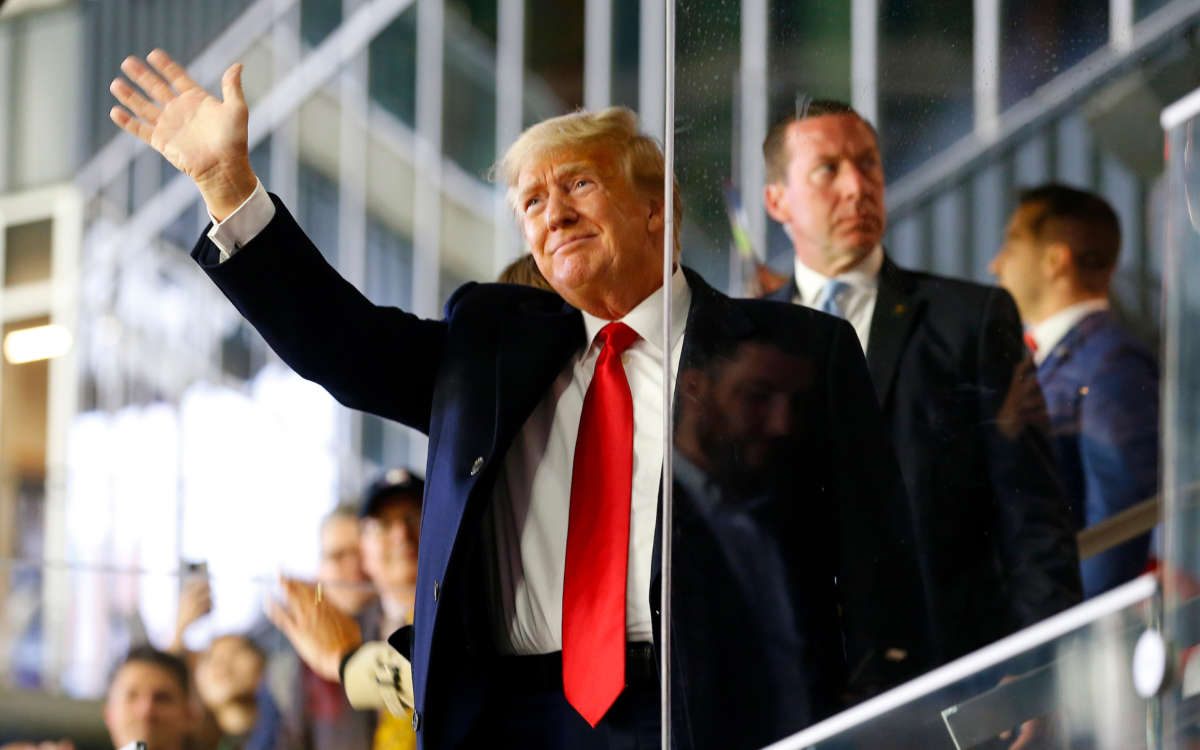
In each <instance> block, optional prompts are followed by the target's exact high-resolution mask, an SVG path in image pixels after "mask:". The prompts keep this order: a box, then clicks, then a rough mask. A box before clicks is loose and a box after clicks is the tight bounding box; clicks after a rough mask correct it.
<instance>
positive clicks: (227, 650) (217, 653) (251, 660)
mask: <svg viewBox="0 0 1200 750" xmlns="http://www.w3.org/2000/svg"><path fill="white" fill-rule="evenodd" d="M262 671H263V657H262V654H261V653H259V651H258V649H256V648H254V646H253V645H251V644H250V642H249V641H247V640H246V639H245V638H243V637H241V636H236V635H227V636H222V637H220V638H217V639H215V640H214V641H213V642H212V644H211V645H210V646H209V647H208V650H207V651H205V652H204V653H203V654H201V655H200V658H199V659H198V660H197V662H196V690H197V691H198V692H199V693H200V699H201V700H202V701H203V702H204V705H206V706H208V707H209V708H215V707H217V706H221V705H224V704H226V703H228V702H229V701H231V700H234V699H237V698H244V697H246V696H252V695H254V691H255V688H256V687H257V686H258V681H259V679H260V678H261V677H262Z"/></svg>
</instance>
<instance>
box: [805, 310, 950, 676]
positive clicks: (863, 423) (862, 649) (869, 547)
mask: <svg viewBox="0 0 1200 750" xmlns="http://www.w3.org/2000/svg"><path fill="white" fill-rule="evenodd" d="M827 382H828V383H829V384H830V395H829V406H830V414H829V415H828V420H829V422H828V423H829V424H830V425H831V438H832V439H831V441H830V448H831V451H832V458H833V461H832V466H831V471H832V481H833V484H834V490H835V491H834V492H833V493H832V498H833V502H834V503H835V504H836V507H835V512H836V517H837V519H838V525H839V534H838V545H837V547H838V561H837V578H838V594H839V598H840V602H841V608H842V623H843V637H844V639H845V649H846V660H847V663H848V666H849V670H850V673H849V676H850V680H849V683H850V684H849V686H848V687H849V694H850V697H851V699H852V700H858V699H862V698H866V697H869V696H870V695H871V694H874V693H877V692H880V691H881V690H884V689H887V688H889V687H891V686H893V685H895V684H898V683H900V682H902V681H904V680H906V679H908V678H910V677H912V676H914V675H915V672H916V671H919V668H920V665H922V664H924V663H925V662H926V658H925V657H924V656H923V655H921V654H918V653H916V650H917V649H918V648H919V646H918V645H917V644H918V643H919V640H918V638H917V634H918V633H919V632H923V631H924V630H925V627H926V626H925V623H924V620H925V618H926V617H927V610H926V608H925V607H924V605H923V603H922V602H914V601H910V600H908V599H907V598H906V597H905V596H904V592H907V591H910V590H911V582H912V581H914V580H918V579H919V568H918V563H917V558H916V554H915V545H914V543H913V540H912V538H911V537H910V536H909V534H908V531H907V530H908V529H911V528H912V524H911V522H910V521H909V519H908V514H909V504H908V497H907V493H906V492H905V489H904V482H903V480H902V478H901V474H900V467H899V464H898V463H897V461H896V454H895V451H894V450H893V449H892V444H891V440H890V438H889V437H888V432H887V428H886V427H885V424H884V420H883V414H882V412H881V410H880V408H879V404H878V401H877V400H876V396H875V388H874V386H872V384H871V376H870V374H869V372H868V371H867V366H866V360H865V359H864V358H863V353H862V348H861V346H860V345H859V342H858V338H857V336H856V335H855V333H854V329H852V328H851V327H850V326H849V325H847V324H839V327H838V331H837V334H836V335H835V336H834V343H833V346H832V351H831V355H830V358H829V371H828V373H827Z"/></svg>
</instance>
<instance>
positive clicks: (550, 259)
mask: <svg viewBox="0 0 1200 750" xmlns="http://www.w3.org/2000/svg"><path fill="white" fill-rule="evenodd" d="M613 152H614V149H613V148H606V147H602V146H597V147H593V148H580V149H571V148H568V149H561V150H556V151H551V152H549V153H547V154H545V155H543V156H541V157H540V158H536V159H533V160H532V161H531V162H530V163H529V164H528V165H526V166H525V167H524V168H523V169H521V171H520V174H519V175H518V176H517V188H516V195H517V203H516V209H517V212H518V215H519V217H520V220H521V228H522V230H523V231H524V233H525V240H526V241H527V242H528V243H529V249H530V251H531V252H532V254H533V257H534V260H535V261H536V262H537V266H538V269H539V270H541V272H542V275H543V276H545V277H546V280H547V281H549V282H550V286H552V287H553V288H554V290H555V291H556V292H558V293H559V295H560V296H562V298H563V299H565V300H567V302H569V303H571V304H572V305H573V306H575V307H577V308H579V309H582V310H587V311H589V312H595V313H597V314H599V312H600V310H599V308H602V307H604V306H605V305H606V304H607V300H609V299H610V298H612V297H614V296H620V294H621V293H624V292H625V291H626V290H632V292H633V294H634V295H635V296H636V295H637V294H640V295H641V296H640V297H638V298H637V299H636V300H635V301H634V303H635V304H636V302H640V301H641V299H643V298H644V297H645V296H646V295H647V294H649V293H650V292H651V291H653V290H654V289H657V288H658V286H659V285H660V284H661V280H662V232H663V216H662V211H661V210H660V208H659V204H658V203H657V202H655V201H654V200H652V199H649V198H647V197H645V196H643V195H641V194H639V193H638V191H637V190H636V189H635V187H634V186H633V185H632V184H631V182H630V180H629V178H628V177H627V176H626V175H625V172H624V170H623V169H622V167H621V163H620V161H619V160H618V158H617V156H616V154H615V153H613ZM643 290H644V291H643ZM622 314H623V313H622Z"/></svg>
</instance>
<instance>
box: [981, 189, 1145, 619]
mask: <svg viewBox="0 0 1200 750" xmlns="http://www.w3.org/2000/svg"><path fill="white" fill-rule="evenodd" d="M1120 248H1121V227H1120V223H1119V221H1118V219H1117V214H1116V212H1114V211H1113V209H1112V207H1111V206H1109V205H1108V203H1107V201H1105V200H1104V199H1103V198H1101V197H1100V196H1098V195H1096V194H1094V193H1089V192H1087V191H1083V190H1077V189H1075V188H1071V187H1067V186H1065V185H1059V184H1053V183H1051V184H1046V185H1041V186H1038V187H1034V188H1031V189H1028V190H1024V191H1022V192H1021V194H1020V197H1019V201H1018V207H1017V209H1016V211H1015V212H1013V214H1012V217H1011V218H1010V220H1009V222H1008V229H1007V232H1006V234H1005V237H1004V244H1003V245H1002V247H1001V249H1000V251H999V252H998V253H997V254H996V257H995V258H993V259H992V262H991V265H990V270H991V272H992V273H993V274H995V275H996V278H997V280H998V281H999V282H1000V284H1001V285H1002V286H1003V287H1004V288H1005V289H1007V290H1008V291H1009V292H1011V293H1012V295H1013V298H1014V299H1015V300H1016V302H1017V307H1018V308H1019V309H1020V313H1021V319H1022V320H1023V321H1024V323H1025V326H1026V337H1025V338H1026V343H1027V345H1028V346H1029V348H1030V350H1031V351H1032V353H1033V359H1034V362H1035V363H1036V364H1037V379H1038V382H1039V383H1040V384H1041V389H1042V392H1043V393H1044V394H1045V399H1046V405H1047V407H1048V409H1049V412H1050V423H1051V435H1052V437H1053V440H1054V445H1055V448H1056V449H1057V461H1058V477H1059V480H1060V481H1061V483H1062V485H1063V487H1064V488H1065V490H1066V493H1067V498H1068V501H1069V504H1070V507H1071V513H1072V516H1073V519H1074V523H1075V528H1076V529H1083V528H1086V527H1088V526H1092V525H1095V524H1097V523H1099V522H1100V521H1103V520H1104V519H1106V518H1110V517H1111V516H1114V515H1116V514H1117V513H1120V512H1121V511H1123V510H1126V509H1128V508H1130V507H1132V506H1133V505H1136V504H1137V503H1138V502H1140V501H1142V500H1146V499H1148V498H1151V497H1153V496H1154V495H1155V493H1156V492H1157V491H1158V363H1157V360H1156V359H1155V357H1154V355H1153V354H1152V353H1151V352H1150V350H1149V349H1148V348H1147V347H1146V346H1145V345H1144V344H1143V343H1142V342H1141V341H1139V340H1138V339H1137V338H1135V337H1134V336H1133V335H1132V334H1130V333H1129V332H1128V331H1126V330H1125V329H1124V328H1123V327H1122V326H1121V325H1120V324H1119V323H1118V322H1117V320H1116V318H1115V317H1114V316H1113V314H1112V312H1111V310H1110V309H1109V296H1110V294H1111V291H1112V289H1111V286H1112V278H1113V273H1114V271H1115V270H1116V267H1117V257H1118V254H1119V252H1120ZM1149 545H1150V534H1149V533H1146V534H1143V535H1141V536H1139V537H1137V538H1135V539H1132V540H1130V541H1128V542H1125V543H1124V544H1122V545H1120V546H1118V547H1115V548H1113V549H1110V550H1106V551H1105V552H1102V553H1100V554H1099V555H1096V556H1094V557H1092V558H1090V559H1087V560H1084V561H1083V563H1082V568H1083V588H1084V594H1085V595H1086V596H1095V595H1096V594H1099V593H1102V592H1104V591H1107V590H1108V589H1110V588H1112V587H1114V586H1116V585H1118V584H1121V583H1124V582H1125V581H1128V580H1130V579H1131V578H1134V577H1136V576H1138V575H1139V574H1140V573H1142V572H1143V570H1144V569H1145V567H1146V564H1147V558H1148V551H1149Z"/></svg>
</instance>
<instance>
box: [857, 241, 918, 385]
mask: <svg viewBox="0 0 1200 750" xmlns="http://www.w3.org/2000/svg"><path fill="white" fill-rule="evenodd" d="M914 291H915V284H914V280H913V278H912V277H911V275H910V274H909V273H908V272H907V271H905V270H904V269H902V268H900V267H899V266H897V265H896V264H895V263H893V262H892V260H891V259H890V258H888V257H887V256H884V259H883V267H882V268H881V269H880V270H879V291H878V294H877V296H876V298H875V312H874V313H873V314H872V315H871V332H870V336H869V337H868V339H867V367H868V368H869V369H870V371H871V380H872V381H873V382H874V383H875V395H876V396H877V397H878V398H879V403H880V405H881V406H882V405H884V404H885V403H886V402H887V399H888V394H889V393H890V392H891V387H892V381H893V380H894V379H895V377H896V368H897V366H898V365H899V364H900V356H901V355H902V354H904V346H905V344H907V343H908V337H909V336H910V335H911V333H912V329H913V325H914V324H915V323H916V321H917V318H918V317H919V314H918V313H920V308H921V307H923V306H924V304H923V302H922V301H921V300H918V299H916V297H915V296H914Z"/></svg>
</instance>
